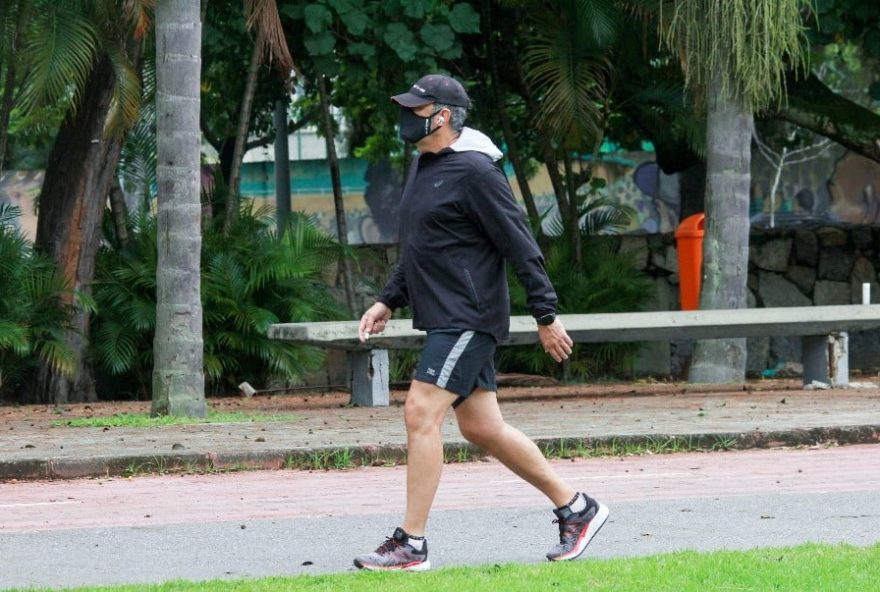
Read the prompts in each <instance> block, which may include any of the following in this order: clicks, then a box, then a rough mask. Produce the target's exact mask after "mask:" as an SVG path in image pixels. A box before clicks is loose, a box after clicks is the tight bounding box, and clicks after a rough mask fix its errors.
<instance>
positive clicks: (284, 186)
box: [275, 101, 290, 236]
mask: <svg viewBox="0 0 880 592" xmlns="http://www.w3.org/2000/svg"><path fill="white" fill-rule="evenodd" d="M287 103H288V101H276V102H275V223H276V224H277V225H278V236H281V235H282V234H284V232H285V231H286V230H287V224H288V222H289V220H290V154H289V149H288V145H287V137H288V132H287Z"/></svg>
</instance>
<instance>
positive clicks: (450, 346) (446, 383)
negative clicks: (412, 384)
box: [416, 329, 498, 407]
mask: <svg viewBox="0 0 880 592" xmlns="http://www.w3.org/2000/svg"><path fill="white" fill-rule="evenodd" d="M416 380H420V381H422V382H427V383H429V384H433V385H435V386H438V387H440V388H442V389H444V390H447V391H449V392H451V393H455V394H456V395H458V400H457V401H455V403H453V407H457V406H458V405H460V404H461V403H463V402H464V400H465V398H466V397H467V396H468V395H470V394H471V393H472V392H474V390H475V389H478V388H482V389H486V390H488V391H494V390H496V389H497V388H498V387H497V385H496V383H495V339H494V338H493V337H492V336H491V335H489V334H488V333H480V332H479V331H462V330H460V329H434V330H430V331H428V338H427V340H426V341H425V349H424V350H422V358H421V360H419V366H418V369H417V370H416Z"/></svg>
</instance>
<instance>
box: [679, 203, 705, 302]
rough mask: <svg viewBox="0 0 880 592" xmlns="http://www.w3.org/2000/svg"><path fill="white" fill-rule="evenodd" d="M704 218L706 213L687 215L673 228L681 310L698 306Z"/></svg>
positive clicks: (701, 270) (701, 271)
mask: <svg viewBox="0 0 880 592" xmlns="http://www.w3.org/2000/svg"><path fill="white" fill-rule="evenodd" d="M705 218H706V215H705V214H702V213H701V214H694V215H693V216H688V217H687V218H685V219H684V220H682V221H681V224H679V225H678V228H677V229H676V230H675V244H676V251H678V277H679V282H678V293H679V296H680V299H681V309H682V310H697V309H699V308H700V283H701V281H702V276H703V234H704V231H703V223H704V221H705Z"/></svg>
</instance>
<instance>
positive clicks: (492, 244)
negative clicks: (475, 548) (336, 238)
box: [354, 75, 608, 571]
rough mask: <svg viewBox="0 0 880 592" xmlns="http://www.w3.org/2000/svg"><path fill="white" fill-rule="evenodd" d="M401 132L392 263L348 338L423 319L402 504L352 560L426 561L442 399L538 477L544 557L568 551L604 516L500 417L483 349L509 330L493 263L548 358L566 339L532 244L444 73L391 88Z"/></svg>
mask: <svg viewBox="0 0 880 592" xmlns="http://www.w3.org/2000/svg"><path fill="white" fill-rule="evenodd" d="M391 100H392V101H394V102H395V103H397V104H398V105H399V106H400V135H401V138H402V139H404V140H406V141H408V142H412V143H414V144H415V145H416V148H417V149H418V152H419V155H418V157H417V159H416V160H415V161H414V162H413V163H412V165H411V169H410V173H409V175H408V178H407V181H406V185H405V187H404V190H403V197H402V200H401V205H400V261H399V263H398V265H397V266H396V267H395V269H394V271H393V272H392V274H391V278H390V279H389V281H388V284H387V285H386V286H385V289H384V290H383V291H382V293H381V294H380V295H379V297H378V298H377V302H376V303H375V304H374V305H373V306H371V307H370V308H369V310H367V312H366V313H364V315H363V317H362V318H361V323H360V329H359V332H360V339H361V341H365V340H366V339H368V337H369V335H370V334H373V333H380V332H381V331H383V330H384V328H385V323H386V321H387V320H388V319H390V318H391V314H392V312H393V311H394V310H395V309H397V308H400V307H403V306H406V305H409V306H410V307H411V308H412V316H413V326H414V327H416V328H417V329H422V330H425V331H427V340H426V342H425V347H424V350H423V352H422V357H421V360H420V362H419V365H418V369H417V371H416V374H415V379H414V380H413V382H412V386H411V387H410V390H409V393H408V394H407V398H406V404H405V407H404V418H405V422H406V429H407V455H408V456H407V476H406V490H407V499H406V513H405V515H404V519H403V523H402V524H401V525H400V527H398V528H397V529H396V530H395V531H394V534H393V535H392V536H391V537H389V538H388V539H387V540H386V541H385V543H383V544H382V545H381V546H380V547H379V548H378V549H376V550H375V551H374V552H373V553H369V554H366V555H362V556H359V557H357V558H355V560H354V564H355V566H357V567H358V568H361V569H370V570H400V569H404V570H413V571H423V570H426V569H429V568H430V562H429V560H428V543H427V540H426V539H425V528H426V526H427V522H428V513H429V511H430V509H431V505H432V503H433V501H434V495H435V493H436V491H437V486H438V484H439V481H440V472H441V469H442V465H443V444H442V441H441V437H440V427H441V425H442V422H443V418H444V416H445V415H446V412H447V411H448V409H449V408H450V407H452V408H453V409H454V410H455V415H456V419H457V421H458V427H459V430H460V431H461V433H462V435H463V436H464V437H465V438H467V440H468V441H469V442H472V443H473V444H475V445H477V446H479V447H481V448H482V449H484V450H485V451H486V452H488V453H489V454H491V455H492V456H494V457H495V458H497V459H498V460H500V461H501V462H502V463H504V465H505V466H507V467H508V468H509V469H510V470H512V471H513V472H514V473H516V474H517V475H518V476H520V477H521V478H523V479H524V480H526V481H527V482H529V483H530V484H532V485H533V486H535V487H536V488H538V489H539V490H540V491H541V492H543V493H544V494H545V495H546V496H547V497H548V498H549V499H550V501H551V502H552V503H553V506H554V507H555V508H556V509H555V510H553V511H554V513H555V514H556V522H558V524H559V544H558V545H557V546H556V547H554V548H553V549H552V550H550V552H548V553H547V559H549V560H551V561H559V560H566V559H574V558H575V557H578V556H579V555H580V554H581V553H583V551H584V549H586V547H587V545H588V544H589V542H590V540H591V539H592V538H593V536H594V535H595V534H596V532H598V530H599V529H600V528H601V527H602V525H603V524H604V523H605V521H606V520H607V518H608V508H607V507H605V506H604V505H603V504H600V503H598V502H596V501H595V500H594V499H592V498H591V497H589V496H587V495H586V494H584V493H579V492H577V491H575V490H574V489H573V488H572V487H571V486H569V485H568V484H567V483H565V482H563V481H562V480H561V479H560V478H559V477H558V475H557V474H556V473H555V472H554V471H553V469H552V468H551V467H550V464H549V463H548V462H547V460H546V459H545V458H544V456H543V454H542V453H541V451H540V450H539V449H538V447H537V446H536V445H535V443H534V442H532V441H531V440H529V439H528V438H527V437H526V436H525V435H524V434H523V433H522V432H520V431H518V430H516V429H515V428H513V427H511V426H510V425H508V424H507V423H505V421H504V419H503V418H502V416H501V410H500V408H499V406H498V400H497V397H496V384H495V368H494V354H495V347H496V345H497V344H498V343H499V342H502V341H504V340H505V339H506V338H507V336H508V329H509V324H510V301H509V296H508V291H507V280H506V275H505V261H507V262H509V263H510V264H511V265H512V267H513V269H514V270H515V272H516V275H517V278H518V279H519V281H520V282H521V283H522V284H523V286H524V287H525V289H526V292H527V294H528V306H529V310H530V312H531V314H532V316H534V317H535V320H536V324H537V330H538V334H539V337H540V341H541V345H542V346H543V348H544V350H545V351H546V352H547V353H548V354H549V355H550V356H552V357H553V359H554V360H556V361H557V362H561V361H562V360H565V359H567V358H568V356H569V355H570V354H571V347H572V340H571V338H570V337H569V336H568V333H566V331H565V328H564V327H563V326H562V323H561V322H560V321H559V319H557V318H556V302H557V298H556V292H555V291H554V290H553V286H552V285H551V284H550V281H549V278H548V277H547V273H546V271H545V270H544V261H543V257H542V255H541V251H540V249H539V248H538V245H537V244H536V243H535V240H534V239H533V238H532V235H531V233H530V232H529V228H528V226H527V225H526V223H525V219H524V217H523V214H522V212H521V211H520V209H519V208H518V207H517V205H516V201H515V200H514V197H513V194H512V192H511V190H510V186H509V184H508V182H507V178H506V177H505V176H504V173H503V172H502V170H501V169H500V168H499V167H498V166H497V165H496V164H495V161H497V160H498V159H500V158H501V156H502V154H501V151H500V150H498V148H497V147H496V146H495V145H494V144H493V143H492V141H491V140H489V138H488V137H486V136H485V135H484V134H482V133H480V132H478V131H476V130H474V129H471V128H467V127H464V122H465V118H466V117H467V110H468V108H469V107H470V99H469V98H468V96H467V93H466V92H465V90H464V88H463V87H462V85H461V84H459V83H458V82H457V81H456V80H454V79H452V78H450V77H448V76H443V75H429V76H425V77H423V78H421V79H420V80H419V81H418V82H416V83H415V84H414V85H413V86H412V87H411V88H410V89H409V91H408V92H405V93H402V94H399V95H395V96H394V97H392V98H391Z"/></svg>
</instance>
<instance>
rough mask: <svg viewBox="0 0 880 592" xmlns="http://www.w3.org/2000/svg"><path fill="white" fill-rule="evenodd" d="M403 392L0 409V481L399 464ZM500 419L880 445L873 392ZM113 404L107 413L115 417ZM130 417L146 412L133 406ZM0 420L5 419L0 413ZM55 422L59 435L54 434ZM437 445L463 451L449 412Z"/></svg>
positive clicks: (541, 437) (534, 404)
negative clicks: (168, 405) (359, 398)
mask: <svg viewBox="0 0 880 592" xmlns="http://www.w3.org/2000/svg"><path fill="white" fill-rule="evenodd" d="M402 397H403V393H394V394H393V397H392V405H391V406H390V407H385V408H352V407H348V406H346V405H345V402H346V395H344V394H340V393H337V394H327V395H313V396H296V397H294V396H274V397H268V396H259V395H258V396H256V397H254V398H253V399H249V400H246V399H218V400H211V405H212V406H213V407H214V408H216V409H219V410H233V409H242V410H247V411H251V412H255V413H256V412H262V413H281V414H285V415H287V416H292V417H288V419H285V420H283V421H265V422H252V423H225V424H201V425H186V426H168V427H153V428H74V427H70V426H66V425H63V422H64V421H65V420H66V419H67V418H70V417H81V416H88V415H102V414H106V409H108V408H109V407H108V406H105V407H102V404H91V405H67V406H63V407H61V408H55V407H27V408H9V407H6V408H4V407H0V434H2V437H0V479H2V480H11V479H19V480H22V479H47V478H48V479H52V478H74V477H90V476H103V475H108V474H124V473H126V472H129V471H137V470H147V471H149V470H157V469H159V470H170V469H175V468H178V469H188V470H196V469H204V468H222V467H241V466H245V465H247V466H252V467H265V468H279V467H284V466H291V464H294V463H297V462H299V463H302V462H305V461H307V460H309V459H313V460H315V459H317V460H316V462H320V461H321V458H323V459H324V462H329V463H332V462H333V460H332V454H331V453H332V451H339V452H337V455H338V456H343V457H345V456H348V455H351V456H352V457H354V458H355V459H357V460H358V461H360V462H366V463H372V464H381V463H383V462H386V461H390V460H400V459H401V458H402V455H403V451H404V449H405V444H406V433H405V430H404V426H403V415H402V414H403V409H402V407H401V405H400V402H401V401H402ZM499 398H500V399H501V406H502V411H503V413H504V415H505V418H506V419H507V421H508V422H509V423H510V424H512V425H514V426H515V427H517V428H519V429H520V430H522V431H523V432H525V433H526V434H527V435H528V436H530V437H531V438H533V439H535V440H536V441H539V442H540V443H542V444H546V443H550V442H554V443H555V442H558V441H559V440H560V439H564V440H566V441H567V444H568V445H574V444H576V443H577V442H578V441H584V440H591V441H595V440H602V441H618V442H630V441H635V440H644V439H645V438H646V437H651V438H656V439H664V440H665V439H667V438H670V437H672V436H675V437H676V438H691V439H694V440H695V441H697V442H698V443H700V444H701V445H704V446H713V445H716V444H719V445H720V444H723V445H725V446H730V447H735V448H748V447H764V446H780V445H809V444H815V443H819V442H829V441H830V442H839V443H878V442H880V388H878V387H875V386H870V387H868V388H851V389H835V390H816V391H810V390H802V389H800V387H799V385H798V384H797V383H796V382H794V381H774V382H770V383H757V384H753V385H750V386H749V387H747V388H746V389H739V390H725V389H724V388H714V387H710V388H698V387H693V386H685V385H676V384H636V385H607V386H604V385H591V386H586V387H543V388H502V389H501V390H500V391H499ZM119 407H120V406H119V405H115V406H113V407H112V409H113V410H116V411H118V410H119ZM129 407H130V409H128V408H125V406H124V405H123V408H124V410H129V411H141V412H143V411H146V410H148V404H147V403H131V404H130V405H129ZM4 410H5V411H6V412H5V413H4ZM59 423H60V424H61V425H59ZM443 433H444V440H445V442H446V444H447V446H448V448H449V449H450V454H451V455H452V457H453V458H454V456H455V451H456V450H458V449H460V448H461V447H462V446H464V445H465V441H464V439H463V438H462V437H461V435H460V434H459V432H458V430H457V428H456V427H455V422H454V415H453V414H451V413H450V414H449V416H448V417H447V421H446V423H445V425H444V428H443Z"/></svg>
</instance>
